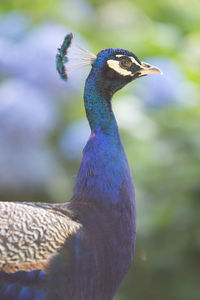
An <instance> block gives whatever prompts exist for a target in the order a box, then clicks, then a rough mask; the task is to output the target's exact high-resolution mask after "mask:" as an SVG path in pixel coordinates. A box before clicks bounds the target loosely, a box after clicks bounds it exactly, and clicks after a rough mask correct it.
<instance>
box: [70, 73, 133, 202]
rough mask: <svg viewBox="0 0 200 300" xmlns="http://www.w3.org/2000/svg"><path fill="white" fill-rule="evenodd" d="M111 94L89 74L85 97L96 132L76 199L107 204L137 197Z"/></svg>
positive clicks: (86, 151) (86, 152) (85, 155)
mask: <svg viewBox="0 0 200 300" xmlns="http://www.w3.org/2000/svg"><path fill="white" fill-rule="evenodd" d="M103 86H104V85H103ZM109 97H110V98H111V95H110V94H109V93H108V92H107V93H106V92H105V91H102V90H101V87H100V85H99V82H98V81H95V80H94V78H91V77H90V76H89V77H88V80H87V82H86V87H85V94H84V100H85V109H86V114H87V118H88V121H89V123H90V127H91V131H92V133H91V136H90V139H89V140H88V142H87V145H86V146H85V149H84V152H83V159H82V162H81V166H80V169H79V173H78V176H77V179H76V184H75V187H74V198H75V199H80V200H81V202H82V203H83V202H84V201H86V202H92V203H93V204H94V203H96V204H97V203H101V205H102V204H103V205H106V206H107V205H109V204H111V205H115V204H117V203H119V202H121V201H125V202H126V201H130V199H132V198H133V184H132V177H131V173H130V169H129V165H128V162H127V159H126V155H125V152H124V148H123V145H122V142H121V138H120V135H119V131H118V127H117V123H116V120H115V117H114V114H113V112H112V108H111V101H110V100H111V99H110V98H109Z"/></svg>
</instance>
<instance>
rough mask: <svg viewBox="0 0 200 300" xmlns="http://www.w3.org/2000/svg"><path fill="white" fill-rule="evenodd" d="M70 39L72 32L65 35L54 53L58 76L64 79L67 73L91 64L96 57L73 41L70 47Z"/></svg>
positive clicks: (66, 77)
mask: <svg viewBox="0 0 200 300" xmlns="http://www.w3.org/2000/svg"><path fill="white" fill-rule="evenodd" d="M72 39H73V34H72V33H70V34H68V35H66V37H65V39H64V41H63V43H62V45H61V47H60V48H58V53H57V55H56V68H57V71H58V73H59V74H60V77H61V78H62V79H63V80H65V81H66V80H67V79H68V75H69V73H71V72H73V71H75V70H77V69H80V68H82V67H85V66H88V65H91V64H92V63H93V61H94V60H95V58H96V55H95V54H93V53H91V52H90V51H88V50H86V49H84V48H82V47H80V46H79V45H77V44H75V43H73V47H71V46H72ZM65 64H67V66H65Z"/></svg>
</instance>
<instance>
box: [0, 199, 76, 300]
mask: <svg viewBox="0 0 200 300" xmlns="http://www.w3.org/2000/svg"><path fill="white" fill-rule="evenodd" d="M80 227H81V225H80V224H79V223H77V222H75V221H73V220H72V219H71V218H70V217H69V216H67V215H66V214H64V213H62V212H61V211H59V210H56V209H52V208H51V205H46V206H45V205H42V204H39V205H35V204H31V203H27V204H26V203H12V202H0V295H1V297H0V299H1V300H4V299H7V300H10V299H15V300H18V299H19V300H29V299H30V300H32V299H35V300H36V299H37V300H39V299H46V298H45V293H46V292H45V282H46V280H47V278H48V276H49V275H48V273H49V269H48V266H49V264H50V262H51V260H52V259H53V258H54V257H55V256H56V255H57V254H58V253H59V251H61V250H62V248H63V246H64V244H65V242H66V240H67V239H68V237H69V236H72V235H73V234H75V233H76V231H77V230H78V229H79V228H80ZM3 297H4V298H3Z"/></svg>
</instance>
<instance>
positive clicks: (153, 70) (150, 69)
mask: <svg viewBox="0 0 200 300" xmlns="http://www.w3.org/2000/svg"><path fill="white" fill-rule="evenodd" d="M138 72H139V73H140V74H141V75H148V74H161V75H162V74H163V72H162V71H161V70H160V69H158V68H157V67H154V66H151V65H149V64H147V63H145V62H142V63H141V68H140V69H139V71H138Z"/></svg>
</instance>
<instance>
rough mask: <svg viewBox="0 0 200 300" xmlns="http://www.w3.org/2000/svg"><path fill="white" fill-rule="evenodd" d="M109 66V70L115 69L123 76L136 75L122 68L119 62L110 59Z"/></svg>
mask: <svg viewBox="0 0 200 300" xmlns="http://www.w3.org/2000/svg"><path fill="white" fill-rule="evenodd" d="M122 56H123V55H122ZM107 64H108V66H109V68H111V69H113V70H114V71H115V72H117V73H119V74H120V75H122V76H133V75H134V74H132V72H131V71H128V70H125V69H123V68H121V67H120V65H119V61H118V60H114V59H109V60H108V61H107Z"/></svg>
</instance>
